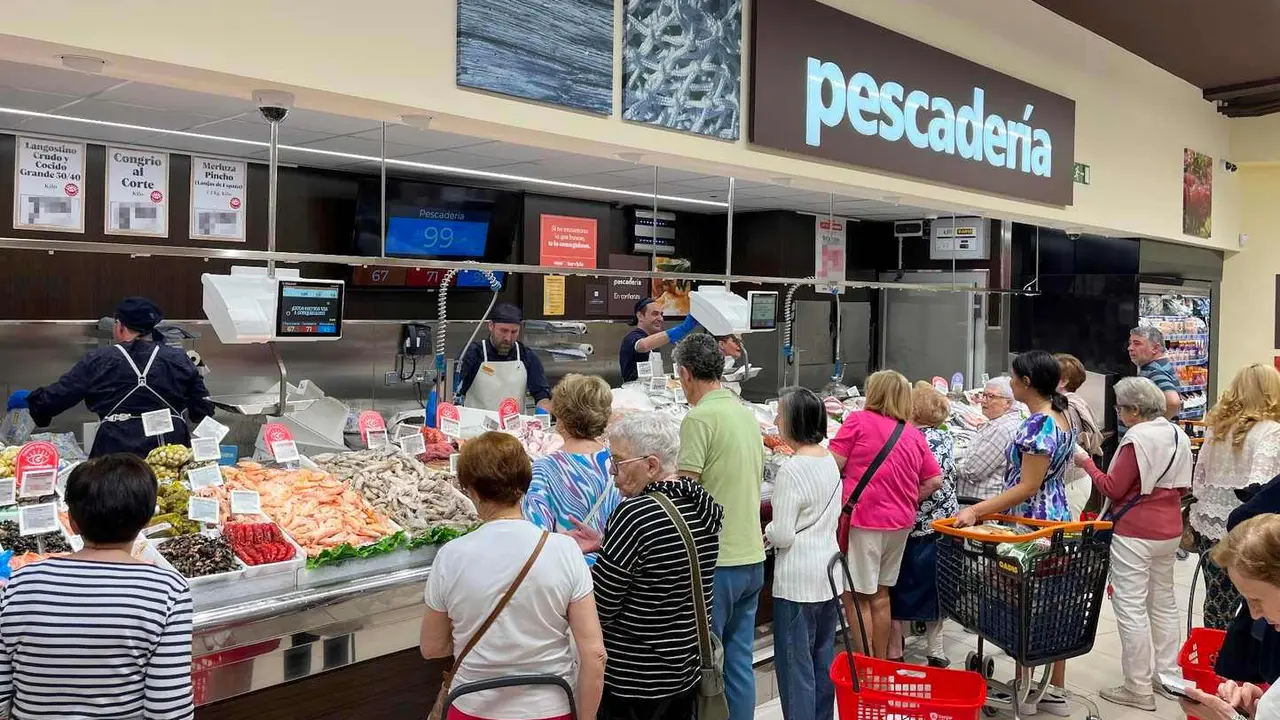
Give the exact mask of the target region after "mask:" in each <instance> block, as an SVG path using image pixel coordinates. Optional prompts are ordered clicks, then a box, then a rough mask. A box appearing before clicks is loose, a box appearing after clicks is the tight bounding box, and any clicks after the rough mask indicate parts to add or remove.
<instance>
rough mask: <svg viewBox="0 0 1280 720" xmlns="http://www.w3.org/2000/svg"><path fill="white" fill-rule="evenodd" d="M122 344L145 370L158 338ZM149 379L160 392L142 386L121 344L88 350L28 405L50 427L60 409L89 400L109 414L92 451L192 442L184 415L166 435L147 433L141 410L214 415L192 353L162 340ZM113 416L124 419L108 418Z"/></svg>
mask: <svg viewBox="0 0 1280 720" xmlns="http://www.w3.org/2000/svg"><path fill="white" fill-rule="evenodd" d="M121 347H123V348H124V349H125V351H126V352H128V353H129V357H130V358H132V360H133V362H134V363H135V364H136V365H137V367H138V370H139V371H141V370H142V369H144V368H146V366H147V361H148V360H150V358H151V352H152V351H153V350H155V349H156V344H155V343H153V342H151V341H150V340H142V339H139V340H134V341H132V342H127V343H121ZM146 379H147V387H148V388H150V389H151V390H154V391H155V393H154V394H153V393H152V392H149V391H148V390H147V389H146V388H141V387H138V374H137V373H136V372H134V369H133V368H132V367H130V366H129V362H128V361H127V360H125V357H124V355H123V354H121V352H120V350H119V349H117V347H116V346H110V347H105V348H99V349H97V350H94V351H93V352H90V353H88V354H87V355H85V356H84V358H82V359H81V360H80V362H78V363H76V365H75V367H73V368H71V369H70V370H69V371H67V373H66V374H65V375H63V376H62V377H60V378H58V381H57V382H56V383H54V384H52V385H49V386H47V387H42V388H37V389H35V390H32V391H31V394H30V395H29V396H28V397H27V406H28V408H29V409H30V411H31V419H32V420H34V421H35V423H36V425H38V426H40V427H44V426H46V425H48V424H49V423H50V422H51V421H52V420H53V418H54V417H55V416H56V415H59V414H61V413H63V412H66V411H67V410H70V409H71V408H73V407H75V406H76V405H77V404H79V403H80V402H81V401H83V402H84V404H85V407H87V408H88V409H89V411H90V412H92V413H94V414H96V415H97V416H98V417H99V418H103V419H104V421H103V423H102V425H101V426H100V427H99V428H98V434H97V436H96V437H95V438H94V441H93V449H92V450H91V451H90V452H89V455H90V456H92V457H97V456H99V455H106V454H108V453H115V452H131V453H134V454H136V455H141V456H145V455H146V454H147V453H148V452H150V451H151V450H153V449H155V448H156V447H158V446H159V445H161V444H167V443H179V444H183V445H186V444H189V442H190V435H189V433H188V431H187V427H186V425H185V424H184V423H182V422H180V421H179V420H178V419H175V420H174V423H173V432H171V433H165V435H164V436H163V437H147V436H146V435H145V434H143V431H142V420H141V418H140V417H139V416H140V415H142V413H145V412H151V411H153V410H162V409H170V408H171V409H172V410H173V411H174V412H177V413H181V412H182V411H183V410H186V411H187V414H188V416H189V417H190V420H191V422H193V423H198V422H200V421H201V420H203V419H204V418H205V417H208V416H210V415H213V403H211V402H209V391H208V390H207V389H206V388H205V386H204V379H203V378H201V377H200V373H199V372H198V371H197V370H196V366H195V365H194V364H192V362H191V358H189V357H187V354H186V353H185V352H183V351H182V350H180V349H178V348H175V347H170V346H168V345H161V346H159V352H158V353H156V358H155V361H154V362H152V363H151V369H150V371H149V372H148V373H147V378H146ZM131 392H132V395H130V393H131ZM156 395H159V396H160V397H156ZM126 396H127V397H126ZM122 398H123V402H122ZM161 398H164V400H163V401H162V400H161ZM166 403H168V405H166ZM117 404H118V406H117ZM107 416H111V417H112V418H118V419H115V420H105V418H106V417H107ZM124 416H129V417H128V418H127V419H125V417H124Z"/></svg>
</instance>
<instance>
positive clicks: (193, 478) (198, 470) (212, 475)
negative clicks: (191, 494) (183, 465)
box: [187, 465, 222, 490]
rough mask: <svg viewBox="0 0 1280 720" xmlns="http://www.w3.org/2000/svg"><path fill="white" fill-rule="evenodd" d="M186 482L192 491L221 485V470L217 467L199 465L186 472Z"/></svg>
mask: <svg viewBox="0 0 1280 720" xmlns="http://www.w3.org/2000/svg"><path fill="white" fill-rule="evenodd" d="M187 482H189V483H191V489H192V490H199V489H200V488H202V487H209V486H210V485H221V484H222V470H221V469H219V468H218V466H217V465H200V466H199V467H193V468H191V469H189V470H187Z"/></svg>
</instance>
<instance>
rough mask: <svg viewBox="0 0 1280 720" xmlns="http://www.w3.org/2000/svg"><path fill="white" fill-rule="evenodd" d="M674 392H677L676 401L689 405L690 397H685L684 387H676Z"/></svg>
mask: <svg viewBox="0 0 1280 720" xmlns="http://www.w3.org/2000/svg"><path fill="white" fill-rule="evenodd" d="M672 392H674V393H675V396H676V402H677V403H679V404H681V405H688V404H689V398H687V397H685V394H684V388H676V389H675V390H674V391H672Z"/></svg>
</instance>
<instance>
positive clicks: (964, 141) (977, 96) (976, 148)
mask: <svg viewBox="0 0 1280 720" xmlns="http://www.w3.org/2000/svg"><path fill="white" fill-rule="evenodd" d="M985 97H986V93H985V92H983V90H982V88H974V89H973V104H971V105H965V106H964V107H961V108H960V110H959V112H957V113H956V145H957V146H958V147H959V148H960V157H962V158H964V159H965V160H977V161H979V162H981V161H982V125H983V120H982V101H983V99H984V98H985Z"/></svg>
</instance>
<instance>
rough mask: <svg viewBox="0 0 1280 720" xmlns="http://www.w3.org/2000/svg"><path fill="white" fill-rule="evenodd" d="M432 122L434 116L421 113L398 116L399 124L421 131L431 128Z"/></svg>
mask: <svg viewBox="0 0 1280 720" xmlns="http://www.w3.org/2000/svg"><path fill="white" fill-rule="evenodd" d="M432 120H435V117H434V116H432V115H426V114H423V113H408V114H405V115H401V116H400V122H402V123H404V124H405V125H409V126H412V127H416V128H422V129H423V130H426V129H427V128H429V127H431V121H432Z"/></svg>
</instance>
